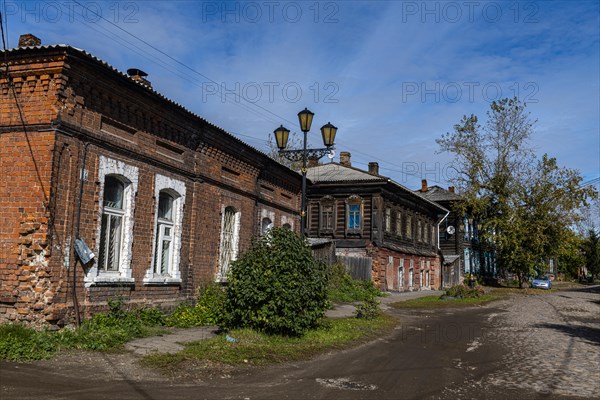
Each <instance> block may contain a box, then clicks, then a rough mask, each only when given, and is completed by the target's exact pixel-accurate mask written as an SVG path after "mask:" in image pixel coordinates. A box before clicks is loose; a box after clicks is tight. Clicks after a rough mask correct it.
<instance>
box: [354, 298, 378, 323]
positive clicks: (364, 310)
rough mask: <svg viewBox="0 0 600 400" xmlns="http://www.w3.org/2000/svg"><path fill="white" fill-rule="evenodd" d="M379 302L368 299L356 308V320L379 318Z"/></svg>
mask: <svg viewBox="0 0 600 400" xmlns="http://www.w3.org/2000/svg"><path fill="white" fill-rule="evenodd" d="M380 313H381V310H380V309H379V300H377V299H375V297H370V298H368V299H366V300H365V301H363V302H362V303H360V304H358V305H357V306H356V318H360V319H375V318H377V317H378V316H379V314H380Z"/></svg>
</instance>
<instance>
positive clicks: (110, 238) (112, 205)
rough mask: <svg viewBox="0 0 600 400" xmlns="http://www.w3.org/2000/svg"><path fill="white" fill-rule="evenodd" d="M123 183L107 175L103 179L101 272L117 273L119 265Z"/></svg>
mask: <svg viewBox="0 0 600 400" xmlns="http://www.w3.org/2000/svg"><path fill="white" fill-rule="evenodd" d="M124 195H125V182H124V181H123V180H122V178H121V179H120V178H118V177H116V176H114V175H109V176H107V177H106V178H105V179H104V201H103V207H102V222H101V227H100V250H99V252H98V269H99V270H100V271H103V272H107V271H108V272H118V271H119V267H120V265H121V246H122V244H123V217H124V216H125V208H124V202H123V198H124Z"/></svg>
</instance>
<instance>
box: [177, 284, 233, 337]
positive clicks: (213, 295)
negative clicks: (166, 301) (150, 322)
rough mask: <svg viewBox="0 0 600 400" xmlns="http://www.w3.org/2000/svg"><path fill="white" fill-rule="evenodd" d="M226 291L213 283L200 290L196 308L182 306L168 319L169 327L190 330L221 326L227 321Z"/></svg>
mask: <svg viewBox="0 0 600 400" xmlns="http://www.w3.org/2000/svg"><path fill="white" fill-rule="evenodd" d="M225 297H226V292H225V290H224V289H223V288H222V287H221V286H220V285H219V284H218V283H216V282H211V283H209V284H207V285H206V286H203V287H201V288H200V289H199V290H198V301H197V303H196V305H195V306H192V305H190V304H185V303H184V304H180V305H179V306H178V307H177V308H176V309H175V310H174V311H173V313H172V314H171V315H170V316H169V317H168V318H167V325H169V326H177V327H180V328H189V327H192V326H202V325H221V324H222V323H223V322H224V320H225V314H224V309H225Z"/></svg>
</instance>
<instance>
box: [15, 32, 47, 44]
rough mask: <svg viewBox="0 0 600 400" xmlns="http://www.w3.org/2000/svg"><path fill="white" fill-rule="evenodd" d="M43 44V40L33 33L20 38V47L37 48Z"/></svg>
mask: <svg viewBox="0 0 600 400" xmlns="http://www.w3.org/2000/svg"><path fill="white" fill-rule="evenodd" d="M41 44H42V41H41V39H40V38H39V37H37V36H34V35H32V34H31V33H26V34H24V35H21V36H19V47H35V46H40V45H41Z"/></svg>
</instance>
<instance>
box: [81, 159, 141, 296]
mask: <svg viewBox="0 0 600 400" xmlns="http://www.w3.org/2000/svg"><path fill="white" fill-rule="evenodd" d="M97 179H98V183H99V193H98V202H99V205H100V207H99V211H98V221H99V224H98V227H97V231H96V247H95V252H96V254H97V255H98V259H97V261H96V262H95V263H92V264H91V265H90V267H89V269H87V270H86V273H85V277H84V283H85V286H86V287H89V286H91V285H96V284H113V283H114V284H132V283H133V282H134V279H133V277H132V271H131V248H132V243H133V225H134V219H133V212H134V207H135V194H136V192H137V186H138V168H137V167H134V166H132V165H129V164H126V163H124V162H122V161H118V160H114V159H111V158H108V157H105V156H102V155H101V156H100V157H99V166H98V178H97Z"/></svg>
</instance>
